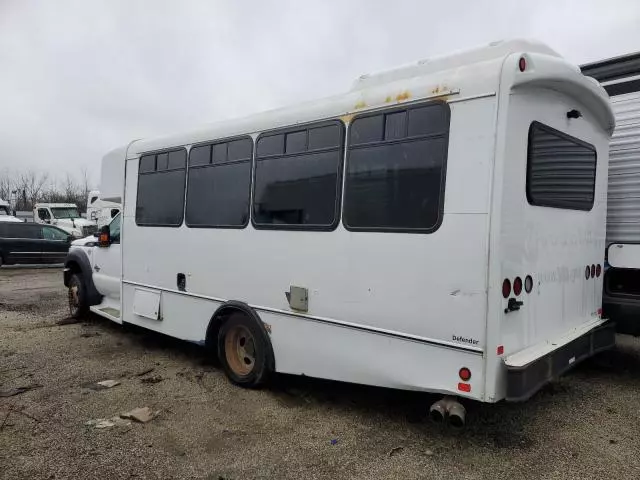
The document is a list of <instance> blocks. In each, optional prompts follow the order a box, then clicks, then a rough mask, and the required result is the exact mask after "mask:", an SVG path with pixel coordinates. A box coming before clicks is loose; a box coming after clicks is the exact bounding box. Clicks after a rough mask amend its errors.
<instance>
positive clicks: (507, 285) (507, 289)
mask: <svg viewBox="0 0 640 480" xmlns="http://www.w3.org/2000/svg"><path fill="white" fill-rule="evenodd" d="M509 295H511V282H510V281H509V279H508V278H505V279H504V282H502V296H503V297H504V298H509Z"/></svg>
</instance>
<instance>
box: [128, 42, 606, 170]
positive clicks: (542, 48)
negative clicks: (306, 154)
mask: <svg viewBox="0 0 640 480" xmlns="http://www.w3.org/2000/svg"><path fill="white" fill-rule="evenodd" d="M512 54H527V55H530V56H531V57H536V58H537V59H542V58H546V59H549V60H550V62H549V63H550V65H551V67H550V69H549V70H548V71H547V72H544V75H546V76H545V77H544V78H542V79H541V78H539V77H536V78H535V80H536V81H537V84H536V86H537V87H541V88H545V87H548V88H553V89H558V85H559V84H561V83H562V82H565V83H567V84H571V83H575V84H577V85H578V87H579V88H578V89H576V88H575V87H576V85H571V87H567V88H565V90H566V91H564V92H563V93H567V94H569V95H573V96H577V95H581V94H582V95H583V96H586V97H589V96H590V97H592V98H590V99H589V100H590V103H591V104H590V105H589V104H588V105H587V106H588V107H589V108H592V109H593V110H594V111H595V114H596V117H597V118H598V120H599V121H600V122H601V125H602V126H603V128H605V129H607V130H610V131H612V130H613V115H612V114H611V112H610V108H609V106H608V98H607V95H606V93H605V92H604V90H602V89H601V88H600V87H599V86H598V85H597V83H596V82H595V81H593V80H587V79H586V78H585V77H583V76H582V75H581V74H580V69H579V68H578V67H577V66H573V65H571V64H569V63H568V62H565V61H564V60H562V59H561V58H560V56H559V55H558V54H557V53H556V52H555V51H554V50H552V49H551V48H549V47H547V46H546V45H544V44H542V43H539V42H535V41H529V40H509V41H499V42H493V43H490V44H489V45H485V46H482V47H478V48H474V49H471V50H466V51H462V52H457V53H453V54H449V55H446V56H440V57H435V58H432V59H428V60H421V61H418V62H416V63H413V64H410V65H405V66H401V67H398V68H394V69H391V70H387V71H384V72H379V73H373V74H367V75H362V76H361V77H359V78H358V79H357V80H356V82H355V83H354V85H353V87H352V89H351V90H350V91H349V92H347V93H343V94H340V95H336V96H333V97H328V98H324V99H320V100H315V101H311V102H307V103H302V104H298V105H295V106H292V107H285V108H281V109H277V110H271V111H267V112H263V113H258V114H256V115H252V116H249V117H246V118H241V119H234V120H224V121H220V122H217V123H214V124H211V125H208V126H206V127H204V128H200V129H196V130H192V131H190V132H186V133H182V134H177V135H169V136H164V137H159V138H152V139H146V140H136V141H134V142H132V143H131V145H130V147H129V148H128V151H127V157H129V158H135V157H137V156H139V155H140V154H141V153H146V152H152V151H157V150H163V149H167V148H171V147H176V146H183V145H191V144H195V143H201V142H207V141H211V140H216V139H223V138H230V137H234V136H238V135H245V134H253V133H256V132H263V131H268V130H272V129H275V128H280V127H285V126H293V125H299V124H305V123H308V122H311V121H315V120H320V119H329V118H336V117H340V118H342V119H343V120H345V121H348V120H349V119H350V118H351V117H352V116H353V115H355V114H357V113H360V112H362V111H368V110H372V109H375V108H381V107H385V106H390V105H395V104H402V103H406V102H411V101H412V100H416V99H421V100H424V99H429V98H432V99H434V100H441V101H446V102H449V101H455V100H462V99H466V98H473V97H477V96H487V95H492V94H496V93H497V92H498V90H499V89H500V87H502V88H507V89H510V88H511V87H513V86H514V85H515V82H512V83H511V85H507V86H506V87H505V86H504V85H501V84H500V76H501V73H502V67H503V64H504V62H505V59H506V58H507V57H508V56H510V55H512ZM534 70H535V69H534ZM533 77H535V72H534V73H533ZM533 77H532V78H531V79H530V81H532V82H533V80H534V79H533ZM579 77H580V78H579ZM558 80H561V81H560V82H559V81H558ZM545 82H546V83H545ZM524 83H525V81H520V84H524ZM598 89H599V90H598Z"/></svg>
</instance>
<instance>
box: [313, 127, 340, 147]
mask: <svg viewBox="0 0 640 480" xmlns="http://www.w3.org/2000/svg"><path fill="white" fill-rule="evenodd" d="M340 130H341V127H340V125H337V124H334V125H329V126H326V127H320V128H310V129H309V150H320V149H322V148H331V147H340V141H341V138H342V137H341V134H340Z"/></svg>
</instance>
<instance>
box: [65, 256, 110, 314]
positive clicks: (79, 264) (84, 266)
mask: <svg viewBox="0 0 640 480" xmlns="http://www.w3.org/2000/svg"><path fill="white" fill-rule="evenodd" d="M78 270H79V271H80V273H81V274H82V278H83V280H84V285H85V289H86V294H87V301H88V303H89V305H98V304H99V303H100V302H102V295H101V294H100V292H98V290H97V289H96V286H95V285H94V283H93V269H92V268H91V264H90V263H89V258H88V257H87V255H86V253H85V252H84V251H83V250H82V249H80V248H72V249H70V250H69V253H68V254H67V258H66V259H65V261H64V271H63V280H64V286H65V287H68V286H69V279H70V278H71V275H72V274H73V273H75V272H77V271H78Z"/></svg>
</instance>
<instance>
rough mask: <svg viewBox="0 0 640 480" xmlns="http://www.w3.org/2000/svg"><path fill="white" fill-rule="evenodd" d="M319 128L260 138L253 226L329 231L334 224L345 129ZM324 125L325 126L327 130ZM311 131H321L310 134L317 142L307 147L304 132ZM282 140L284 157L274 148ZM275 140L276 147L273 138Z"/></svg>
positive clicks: (337, 125) (336, 126)
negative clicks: (263, 146)
mask: <svg viewBox="0 0 640 480" xmlns="http://www.w3.org/2000/svg"><path fill="white" fill-rule="evenodd" d="M318 126H319V127H321V128H316V126H310V127H308V128H307V129H305V130H302V131H300V130H296V131H294V132H287V133H283V134H277V135H270V136H268V137H265V138H260V139H259V140H258V153H257V155H256V172H255V180H254V203H253V218H254V223H255V225H256V227H258V228H259V227H270V228H285V229H286V228H297V229H318V228H320V229H329V228H332V227H333V226H335V224H336V223H337V221H338V208H339V201H340V171H341V165H342V148H343V147H342V145H343V127H342V124H341V123H339V122H331V123H327V122H325V123H323V124H321V125H318ZM325 126H329V128H327V129H326V130H325V129H324V127H325ZM313 130H323V131H322V132H314V134H315V140H316V141H315V142H314V143H313V144H311V143H310V142H309V143H310V144H309V146H307V141H306V139H307V136H308V132H309V131H313ZM285 137H286V139H287V140H286V153H283V150H282V148H280V147H277V146H278V145H282V144H283V143H282V142H283V141H284V138H285ZM275 138H277V139H280V140H278V142H280V143H278V142H276V141H274V140H272V139H275ZM266 139H271V140H269V141H268V145H269V147H270V148H262V149H261V148H260V145H261V142H262V141H263V140H266ZM271 147H273V148H271ZM276 147H277V148H276ZM278 151H279V152H280V153H279V154H278V155H276V154H275V152H278ZM260 152H262V153H260Z"/></svg>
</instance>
